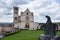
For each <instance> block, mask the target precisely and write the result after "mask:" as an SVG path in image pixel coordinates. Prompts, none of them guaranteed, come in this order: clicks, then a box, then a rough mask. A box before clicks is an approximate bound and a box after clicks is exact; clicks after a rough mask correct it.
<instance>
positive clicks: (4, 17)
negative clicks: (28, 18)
mask: <svg viewBox="0 0 60 40" xmlns="http://www.w3.org/2000/svg"><path fill="white" fill-rule="evenodd" d="M13 6H17V7H19V13H20V12H21V11H24V10H26V9H27V8H28V9H29V10H30V11H31V12H33V13H34V21H35V22H40V23H42V22H46V18H45V15H49V16H50V17H51V19H52V22H60V0H0V22H13Z"/></svg>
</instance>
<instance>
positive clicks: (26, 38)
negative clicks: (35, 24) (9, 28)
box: [2, 30, 60, 40]
mask: <svg viewBox="0 0 60 40" xmlns="http://www.w3.org/2000/svg"><path fill="white" fill-rule="evenodd" d="M42 33H44V31H43V30H20V32H18V33H16V34H13V35H10V36H6V37H4V38H3V39H2V40H38V38H39V35H40V34H42ZM57 35H60V31H59V32H58V33H57Z"/></svg>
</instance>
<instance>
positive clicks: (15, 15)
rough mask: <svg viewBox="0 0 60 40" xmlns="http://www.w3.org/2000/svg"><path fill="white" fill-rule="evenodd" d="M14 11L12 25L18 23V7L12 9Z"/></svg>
mask: <svg viewBox="0 0 60 40" xmlns="http://www.w3.org/2000/svg"><path fill="white" fill-rule="evenodd" d="M13 9H14V17H13V18H14V23H18V7H13Z"/></svg>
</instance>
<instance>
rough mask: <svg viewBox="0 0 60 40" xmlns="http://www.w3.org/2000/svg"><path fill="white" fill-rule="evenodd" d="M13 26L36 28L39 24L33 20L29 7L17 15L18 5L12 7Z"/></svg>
mask: <svg viewBox="0 0 60 40" xmlns="http://www.w3.org/2000/svg"><path fill="white" fill-rule="evenodd" d="M13 9H14V22H13V23H14V27H15V28H19V29H28V30H36V29H37V28H38V26H39V23H38V22H34V15H33V12H31V11H30V10H29V9H26V10H25V11H24V12H21V15H20V16H18V11H19V8H18V7H14V8H13Z"/></svg>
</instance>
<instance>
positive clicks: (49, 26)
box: [41, 16, 58, 37]
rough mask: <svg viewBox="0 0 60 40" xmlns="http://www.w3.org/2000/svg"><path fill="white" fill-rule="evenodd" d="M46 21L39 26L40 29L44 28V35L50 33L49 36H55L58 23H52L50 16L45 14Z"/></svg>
mask: <svg viewBox="0 0 60 40" xmlns="http://www.w3.org/2000/svg"><path fill="white" fill-rule="evenodd" d="M46 18H47V22H46V23H45V24H43V25H42V26H41V29H44V34H45V35H50V36H51V37H53V36H56V32H57V30H58V25H57V24H55V23H52V21H51V18H50V17H49V16H46Z"/></svg>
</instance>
